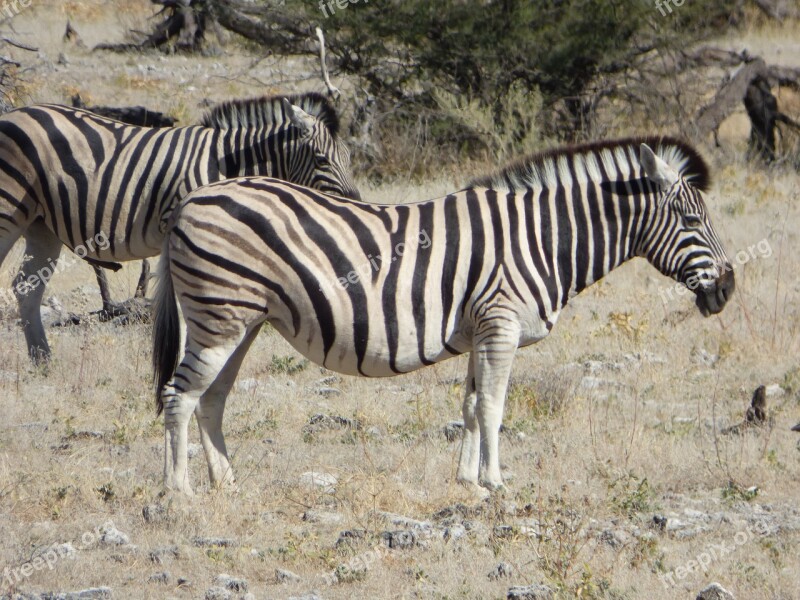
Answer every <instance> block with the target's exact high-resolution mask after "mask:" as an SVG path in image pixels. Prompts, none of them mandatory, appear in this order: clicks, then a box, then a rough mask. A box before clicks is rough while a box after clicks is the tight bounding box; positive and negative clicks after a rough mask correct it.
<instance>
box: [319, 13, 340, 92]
mask: <svg viewBox="0 0 800 600" xmlns="http://www.w3.org/2000/svg"><path fill="white" fill-rule="evenodd" d="M316 32H317V39H318V40H319V62H320V65H321V66H322V80H323V81H324V82H325V87H326V88H328V95H329V96H330V97H331V98H333V99H334V100H338V99H339V96H341V95H342V93H341V92H340V91H339V88H337V87H336V86H335V85H333V84H332V83H331V79H330V77H328V67H327V65H326V64H325V36H324V35H323V33H322V29H321V28H320V27H317V28H316Z"/></svg>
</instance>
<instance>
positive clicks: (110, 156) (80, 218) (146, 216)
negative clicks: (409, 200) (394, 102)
mask: <svg viewBox="0 0 800 600" xmlns="http://www.w3.org/2000/svg"><path fill="white" fill-rule="evenodd" d="M338 131H339V121H338V117H337V115H336V112H335V110H334V109H333V107H332V106H331V105H330V104H329V103H328V101H327V100H326V99H325V97H324V96H321V95H319V94H303V95H295V96H275V97H267V98H259V99H253V100H244V101H234V102H229V103H225V104H221V105H219V106H217V107H216V108H214V109H213V110H211V112H209V113H208V114H207V115H206V117H205V118H204V119H203V120H202V122H201V124H200V125H197V126H191V127H179V128H174V129H155V128H148V127H135V126H132V125H125V124H123V123H120V122H118V121H113V120H110V119H106V118H104V117H100V116H98V115H95V114H92V113H89V112H86V111H83V110H79V109H74V108H68V107H65V106H57V105H39V106H29V107H26V108H21V109H18V110H15V111H13V112H10V113H8V114H6V115H3V116H2V117H1V118H0V264H2V262H3V260H5V257H6V256H7V254H8V252H9V250H11V248H12V246H13V245H14V243H15V242H16V241H17V239H19V237H20V236H24V237H25V240H26V247H25V254H26V255H27V256H30V257H31V258H30V259H29V260H27V261H26V262H24V263H23V265H22V267H21V268H20V272H19V274H18V275H17V277H16V279H15V281H14V293H15V294H16V296H17V301H18V303H19V311H20V317H21V318H22V323H23V326H24V328H25V329H24V330H25V340H26V342H27V344H28V351H29V352H30V355H31V357H32V358H33V359H34V360H38V359H42V358H47V357H49V355H50V347H49V346H48V344H47V338H46V335H45V331H44V327H43V326H42V320H41V314H40V306H41V302H42V296H43V295H44V290H45V286H46V285H47V281H48V280H49V279H50V277H51V276H52V272H53V265H54V264H55V263H56V262H57V260H58V257H59V254H60V253H61V246H62V245H66V246H67V247H68V248H69V249H71V250H73V251H74V252H75V253H76V254H78V256H80V257H81V258H86V259H88V260H90V261H91V262H95V264H97V262H98V261H101V262H102V261H128V260H138V259H143V258H147V257H150V256H154V255H156V254H158V253H159V252H160V251H161V245H162V242H163V238H164V229H165V223H166V218H167V217H168V216H169V214H170V213H171V211H172V209H173V207H174V205H175V203H176V202H177V200H178V199H179V198H181V197H183V196H184V195H186V193H188V192H189V191H191V190H193V189H194V188H196V187H199V186H201V185H204V184H207V183H210V182H214V181H218V180H220V179H225V178H228V177H236V176H242V175H270V176H273V177H277V178H280V179H285V180H288V181H293V182H296V183H299V184H302V185H307V186H310V187H313V188H316V189H319V190H322V191H324V192H328V193H332V194H338V195H341V196H346V197H351V198H358V197H359V196H358V191H357V189H356V187H355V185H354V184H353V181H352V176H351V173H350V156H349V153H348V151H347V148H346V147H345V146H344V144H343V143H342V142H341V141H340V140H339V137H338Z"/></svg>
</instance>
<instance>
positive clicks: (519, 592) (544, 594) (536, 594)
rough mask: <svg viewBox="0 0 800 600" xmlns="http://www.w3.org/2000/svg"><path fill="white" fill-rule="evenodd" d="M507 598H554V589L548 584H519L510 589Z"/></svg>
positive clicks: (530, 599)
mask: <svg viewBox="0 0 800 600" xmlns="http://www.w3.org/2000/svg"><path fill="white" fill-rule="evenodd" d="M506 600H553V590H551V589H550V588H549V587H547V586H546V585H540V584H536V583H535V584H533V585H524V586H521V585H518V586H514V587H512V588H509V589H508V594H507V595H506Z"/></svg>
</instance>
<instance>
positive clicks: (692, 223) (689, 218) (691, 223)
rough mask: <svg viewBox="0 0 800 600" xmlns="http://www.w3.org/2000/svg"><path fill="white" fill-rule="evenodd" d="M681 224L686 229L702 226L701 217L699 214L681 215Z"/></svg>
mask: <svg viewBox="0 0 800 600" xmlns="http://www.w3.org/2000/svg"><path fill="white" fill-rule="evenodd" d="M683 225H684V227H686V228H687V229H700V228H701V227H702V226H703V218H702V217H701V216H700V215H683Z"/></svg>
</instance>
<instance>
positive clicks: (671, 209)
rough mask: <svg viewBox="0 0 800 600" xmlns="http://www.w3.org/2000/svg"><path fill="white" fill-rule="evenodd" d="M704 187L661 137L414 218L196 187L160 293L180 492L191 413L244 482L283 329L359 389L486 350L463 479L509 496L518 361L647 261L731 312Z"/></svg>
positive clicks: (283, 194)
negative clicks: (591, 293)
mask: <svg viewBox="0 0 800 600" xmlns="http://www.w3.org/2000/svg"><path fill="white" fill-rule="evenodd" d="M708 185H709V172H708V168H707V166H706V164H705V162H704V160H703V158H702V157H701V156H700V155H699V154H698V153H697V151H696V150H694V148H692V147H691V146H689V145H688V144H687V143H685V142H682V141H680V140H677V139H673V138H654V137H646V138H637V139H624V140H616V141H609V142H603V143H594V144H589V145H582V146H576V147H571V148H563V149H557V150H553V151H550V152H545V153H541V154H537V155H533V156H531V157H528V158H525V159H523V160H521V161H519V162H516V163H513V164H511V165H510V166H507V167H505V168H503V169H501V170H500V171H498V172H497V173H495V174H493V175H489V176H485V177H481V178H478V179H475V180H474V181H472V182H471V183H470V184H469V185H468V186H467V187H466V188H464V189H462V190H460V191H458V192H455V193H452V194H449V195H447V196H445V197H442V198H438V199H435V200H429V201H423V202H416V203H410V204H398V205H380V204H368V203H364V202H358V201H351V200H346V199H342V198H333V197H330V196H325V195H323V194H320V193H318V192H316V191H314V190H310V189H305V188H303V187H301V186H298V185H294V184H290V183H285V182H279V181H275V180H273V179H267V178H237V179H232V180H229V181H225V182H220V183H216V184H212V185H209V186H205V187H203V188H200V189H197V190H195V191H194V192H192V193H191V194H189V195H188V196H187V197H186V198H185V199H184V200H183V201H182V202H181V203H180V206H179V208H178V209H177V210H176V212H175V214H174V215H173V219H172V220H171V223H170V224H169V232H168V234H167V237H166V239H165V242H164V249H163V250H162V254H161V259H160V262H159V267H158V269H159V274H160V277H159V280H160V283H159V287H158V289H157V291H156V296H155V299H154V304H155V312H154V334H153V350H154V353H153V364H154V371H155V379H154V384H155V389H156V402H157V406H158V411H159V413H160V412H162V411H163V412H164V415H165V417H164V421H165V467H164V478H165V479H164V482H165V487H166V488H167V489H172V490H176V491H179V492H184V493H188V494H191V493H192V490H191V486H190V484H189V481H188V474H187V435H188V423H189V420H190V418H191V415H192V413H194V414H195V415H196V416H197V420H198V424H199V427H200V435H201V441H202V444H203V447H204V450H205V454H206V460H207V463H208V470H209V477H210V481H211V483H212V485H215V486H220V485H223V484H228V483H233V475H232V472H231V469H230V461H229V458H228V454H227V450H226V448H225V441H224V437H223V434H222V416H223V411H224V407H225V400H226V397H227V395H228V393H229V391H230V389H231V386H232V385H233V382H234V379H235V378H236V374H237V372H238V370H239V367H240V365H241V363H242V360H243V359H244V357H245V354H246V353H247V350H248V348H249V347H250V345H251V344H252V342H253V340H254V338H255V337H256V335H257V333H258V331H259V329H260V326H261V324H262V323H264V322H268V323H270V324H272V326H273V327H274V328H275V329H276V330H277V331H278V332H279V333H280V334H281V335H282V336H283V337H284V338H285V339H286V340H288V341H289V343H291V344H292V346H294V348H295V349H296V350H297V351H298V352H300V353H301V354H303V355H304V356H305V357H307V358H308V359H310V360H312V361H314V362H316V363H318V364H320V365H322V366H324V367H326V368H328V369H331V370H333V371H337V372H339V373H343V374H348V375H359V376H367V377H383V376H392V375H397V374H400V373H408V372H410V371H414V370H416V369H419V368H421V367H423V366H427V365H432V364H435V363H437V362H439V361H442V360H445V359H447V358H450V357H453V356H457V355H460V354H465V353H470V356H469V361H468V369H467V376H466V383H465V390H466V393H465V397H464V401H463V407H462V413H463V418H464V433H463V438H462V442H461V451H460V459H459V464H458V470H457V478H458V480H459V481H460V482H462V483H464V484H468V485H470V486H475V485H480V486H482V487H483V488H487V489H488V490H494V489H497V488H500V487H501V486H502V485H503V480H502V476H501V473H500V462H499V449H498V439H499V438H498V435H499V430H500V425H501V419H502V414H503V404H504V401H505V395H506V389H507V385H508V379H509V374H510V370H511V363H512V360H513V357H514V354H515V352H516V350H517V348H518V347H522V346H527V345H530V344H533V343H535V342H537V341H539V340H541V339H543V338H544V337H545V336H547V334H548V333H550V331H551V330H552V328H553V326H554V325H555V323H556V320H557V319H558V316H559V313H560V311H561V310H562V309H563V308H564V306H565V305H566V304H567V302H568V300H569V299H570V298H572V297H573V296H575V295H576V294H578V293H579V292H580V291H581V290H583V289H584V288H586V287H587V286H589V285H591V284H592V283H593V282H595V281H597V280H599V279H600V278H601V277H603V276H604V275H606V274H607V273H608V272H609V271H611V270H612V269H614V268H615V267H617V266H619V265H620V264H622V263H624V262H626V261H627V260H629V259H630V258H633V257H637V256H640V257H645V258H647V260H648V261H649V262H650V263H651V264H652V265H653V266H655V267H656V268H657V269H658V270H659V271H660V272H661V273H662V274H664V275H666V276H669V277H672V278H674V279H676V280H678V281H680V282H683V283H685V284H686V285H687V287H689V288H690V289H692V290H693V291H694V293H695V295H696V304H697V306H698V308H699V309H700V311H701V312H702V313H703V314H704V315H706V316H708V315H710V314H716V313H718V312H720V311H721V310H722V309H723V307H724V306H725V304H726V302H727V301H728V300H729V298H730V297H731V294H732V293H733V291H734V288H735V280H734V275H733V271H732V268H731V263H730V261H729V260H728V258H727V256H726V254H725V251H724V249H723V247H722V244H721V243H720V240H719V238H718V236H717V234H716V232H715V231H714V228H713V227H712V224H711V221H710V219H709V217H708V215H707V213H706V207H705V204H704V200H703V197H702V195H701V194H702V192H703V191H705V190H706V189H707V187H708ZM178 306H180V310H181V314H182V315H183V316H182V318H181V319H179V316H178ZM182 335H183V337H184V339H185V345H184V347H183V358H182V360H180V358H179V354H180V352H181V348H180V339H181V336H182ZM179 360H180V362H179ZM475 489H479V488H475Z"/></svg>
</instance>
